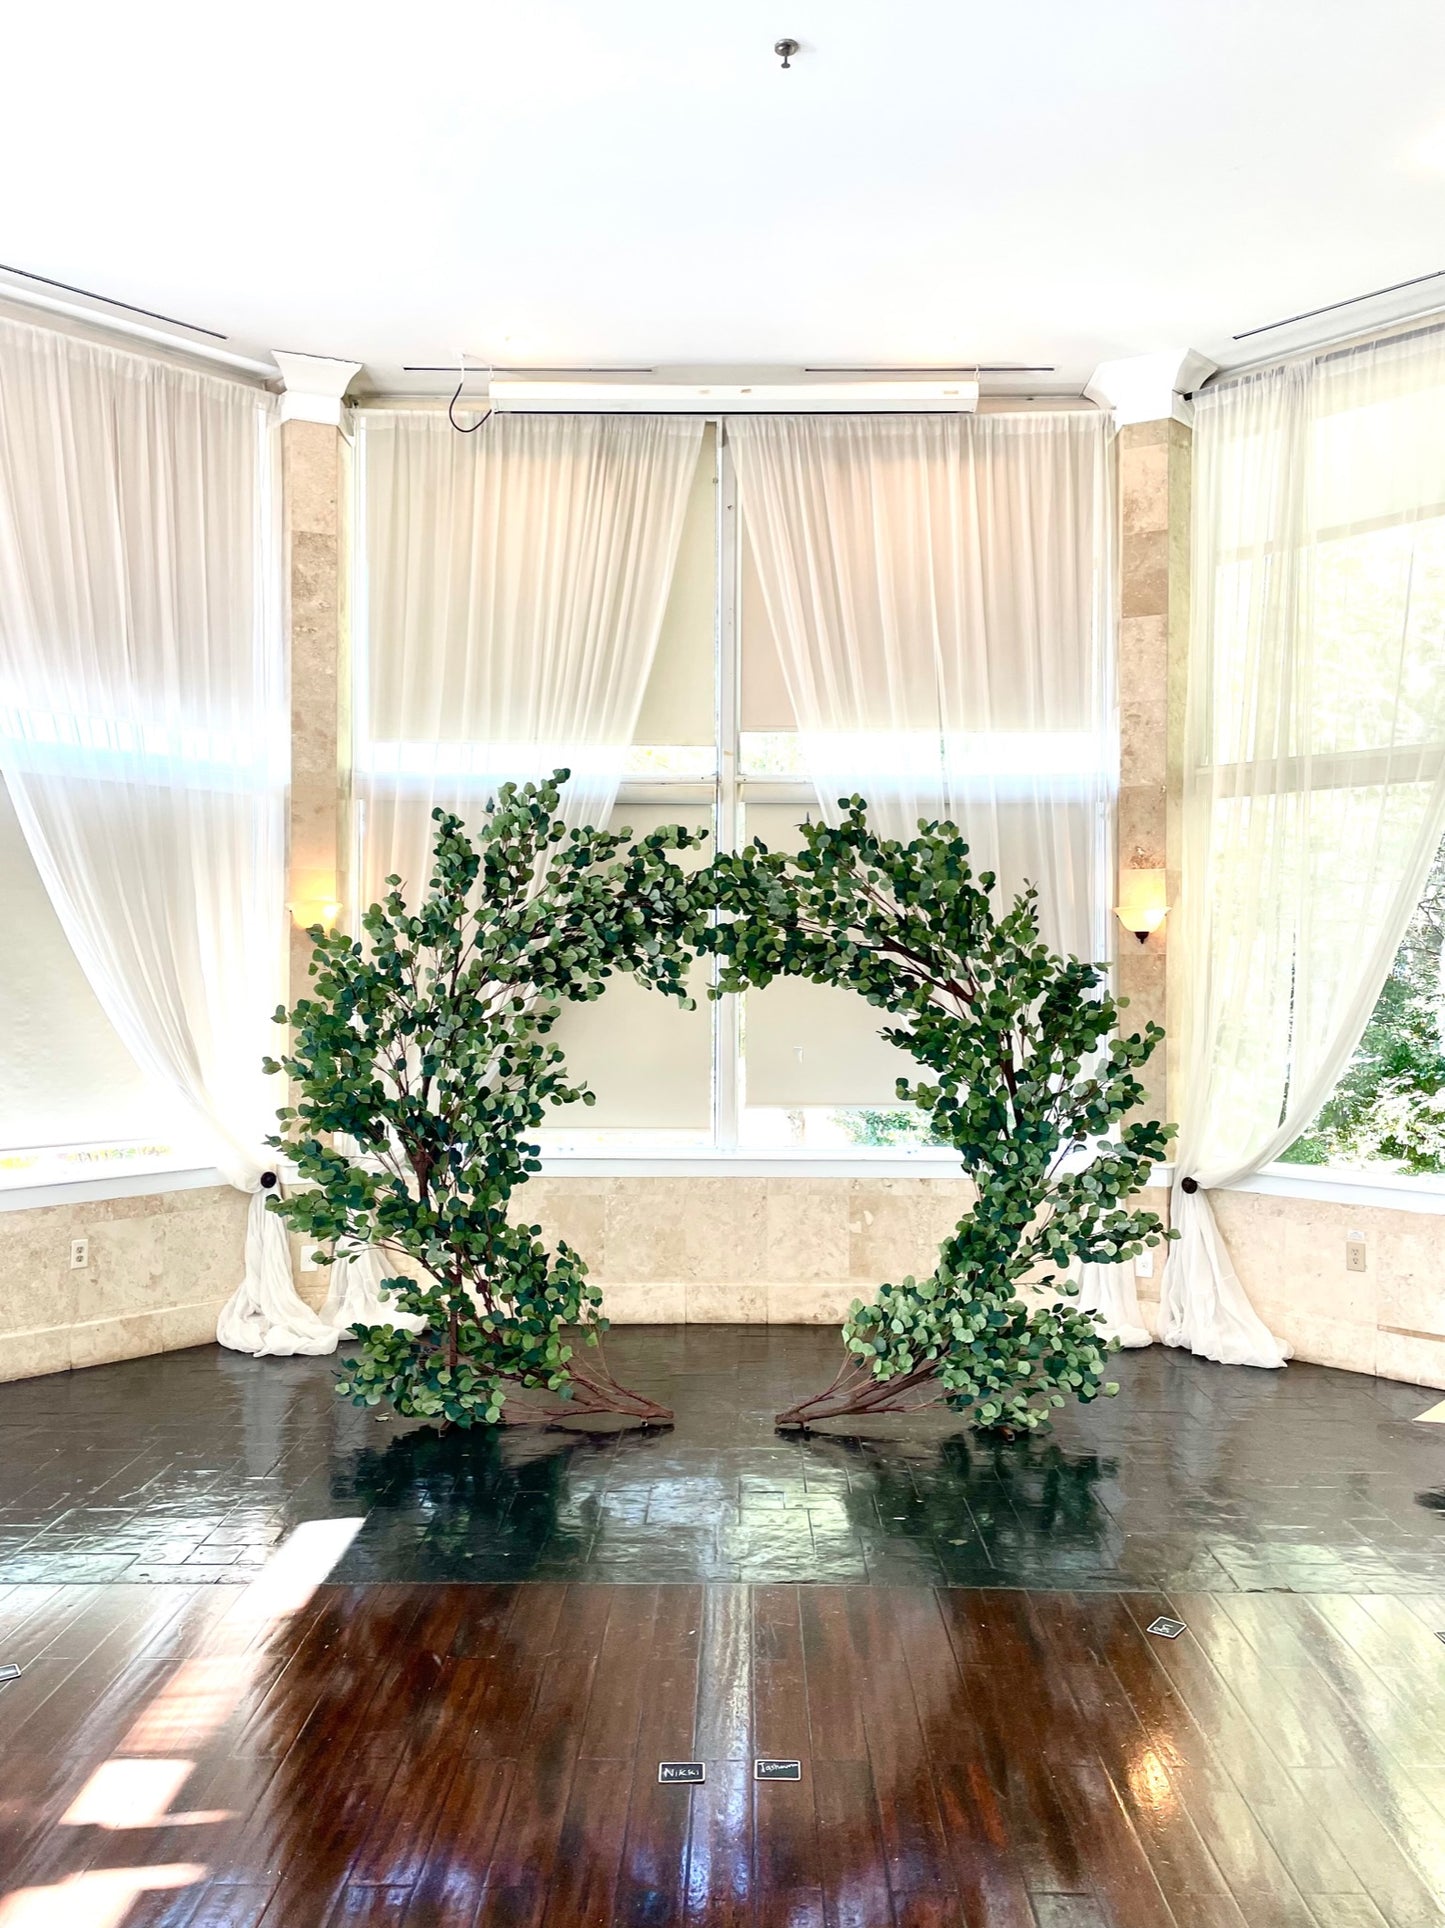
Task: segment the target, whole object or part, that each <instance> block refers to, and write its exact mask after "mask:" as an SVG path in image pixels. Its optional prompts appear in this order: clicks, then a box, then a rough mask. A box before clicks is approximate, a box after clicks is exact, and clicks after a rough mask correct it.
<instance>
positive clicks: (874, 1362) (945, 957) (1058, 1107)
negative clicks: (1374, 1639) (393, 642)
mask: <svg viewBox="0 0 1445 1928" xmlns="http://www.w3.org/2000/svg"><path fill="white" fill-rule="evenodd" d="M843 808H844V815H843V816H842V818H841V820H840V822H839V823H838V824H837V826H836V827H827V826H824V825H819V824H810V825H808V826H807V827H806V828H805V830H804V832H803V845H802V848H801V850H800V851H799V852H798V853H797V854H796V855H788V854H783V853H776V852H771V851H769V850H767V848H766V847H765V846H763V845H761V844H757V845H754V846H753V847H751V848H750V849H748V850H747V851H744V852H743V853H742V854H741V855H740V856H737V857H728V856H722V857H719V858H717V859H716V860H715V862H714V865H713V873H714V875H715V876H716V877H717V878H718V901H719V906H720V908H721V909H722V910H723V912H724V913H725V915H724V916H723V917H722V918H721V919H720V920H719V921H718V922H717V923H716V924H715V925H714V926H713V928H712V929H711V931H710V932H709V935H708V943H709V944H710V946H711V947H712V948H713V949H714V950H716V951H717V952H718V953H719V954H720V956H721V957H722V959H723V969H722V974H721V980H720V988H721V989H722V990H723V991H740V990H743V989H745V988H748V987H750V986H754V987H755V986H762V985H766V984H768V983H770V982H771V981H772V979H773V978H775V977H779V976H785V975H786V976H801V977H805V978H810V979H812V980H813V981H814V982H815V983H820V984H834V985H838V986H842V987H846V988H848V989H851V990H853V991H856V992H857V993H859V994H860V995H861V996H863V997H865V998H866V999H867V1000H868V1001H869V1002H870V1003H871V1004H874V1005H877V1006H878V1007H879V1009H880V1010H881V1011H883V1012H885V1013H886V1014H887V1017H888V1019H889V1020H890V1022H888V1023H887V1024H886V1025H885V1027H884V1029H883V1032H882V1035H883V1036H884V1038H886V1039H887V1040H888V1042H889V1043H891V1044H894V1045H897V1046H898V1047H899V1048H900V1049H902V1050H904V1051H906V1052H908V1053H909V1054H910V1055H912V1056H913V1057H915V1058H916V1059H917V1060H918V1061H919V1063H920V1065H921V1066H922V1067H923V1068H924V1072H925V1074H926V1075H925V1076H924V1078H922V1079H920V1080H918V1081H917V1082H910V1081H908V1080H906V1079H900V1081H899V1084H898V1097H899V1099H900V1101H901V1102H904V1103H910V1104H913V1105H916V1106H918V1107H919V1108H920V1109H921V1110H922V1111H923V1112H925V1113H926V1114H927V1115H928V1117H929V1119H930V1121H931V1126H932V1134H931V1135H932V1136H933V1137H934V1138H935V1139H936V1140H937V1141H940V1142H942V1143H945V1144H947V1145H950V1146H952V1147H953V1149H954V1150H955V1151H956V1152H957V1154H958V1156H959V1160H960V1162H961V1164H962V1167H963V1170H964V1171H965V1172H966V1173H967V1174H968V1175H969V1176H970V1177H971V1178H972V1179H973V1180H974V1182H975V1184H976V1186H977V1194H978V1195H977V1201H976V1203H975V1205H974V1206H973V1208H972V1210H971V1211H970V1212H969V1213H968V1214H967V1215H966V1216H965V1217H964V1218H963V1219H962V1220H961V1221H960V1223H959V1225H958V1227H957V1229H956V1231H955V1232H954V1233H953V1234H952V1235H951V1236H950V1237H949V1238H948V1239H946V1240H945V1241H944V1243H943V1245H942V1247H941V1249H940V1251H939V1256H938V1263H937V1265H936V1266H935V1268H934V1270H933V1272H932V1273H931V1274H930V1275H929V1276H928V1277H926V1278H923V1279H916V1278H913V1277H908V1278H905V1279H903V1280H902V1282H901V1283H899V1284H885V1285H883V1286H882V1287H881V1288H880V1290H879V1292H878V1295H877V1297H876V1298H875V1299H873V1300H872V1301H871V1302H870V1303H868V1304H863V1303H861V1302H859V1303H856V1304H855V1305H854V1306H853V1308H852V1310H851V1312H850V1315H849V1318H848V1322H847V1325H846V1326H845V1328H844V1343H845V1346H846V1347H847V1349H848V1352H849V1353H850V1354H851V1355H852V1363H851V1366H850V1365H846V1364H845V1368H844V1371H843V1372H842V1373H841V1374H840V1375H839V1379H838V1381H837V1382H835V1385H834V1386H833V1387H831V1388H829V1389H828V1391H827V1392H826V1393H824V1394H821V1395H819V1397H818V1398H817V1399H816V1400H812V1401H804V1402H803V1403H802V1405H800V1406H799V1407H797V1408H795V1409H794V1411H793V1412H792V1413H790V1414H787V1415H784V1418H785V1419H792V1420H798V1421H807V1420H808V1419H812V1418H821V1417H826V1416H830V1415H831V1414H833V1413H834V1412H836V1411H849V1412H858V1411H870V1410H871V1411H887V1410H895V1411H896V1410H899V1409H901V1408H902V1407H904V1406H905V1405H906V1404H907V1402H908V1400H909V1399H910V1398H914V1399H916V1398H917V1396H918V1395H919V1394H920V1393H921V1394H922V1395H923V1401H924V1402H925V1403H926V1400H927V1399H929V1398H932V1397H934V1396H935V1395H936V1393H937V1392H938V1390H939V1389H940V1388H941V1390H942V1392H943V1394H944V1396H945V1398H946V1399H947V1402H948V1404H949V1405H951V1406H953V1407H954V1408H956V1409H958V1410H968V1411H970V1412H971V1413H972V1415H973V1417H974V1418H975V1419H976V1420H978V1421H979V1422H981V1423H982V1424H984V1425H989V1426H1000V1427H1009V1428H1024V1429H1029V1428H1033V1427H1036V1426H1038V1425H1039V1424H1040V1423H1042V1421H1043V1420H1044V1419H1045V1418H1046V1416H1047V1413H1048V1411H1049V1410H1050V1409H1051V1408H1053V1407H1057V1406H1061V1405H1062V1404H1063V1403H1064V1400H1065V1398H1066V1396H1068V1395H1070V1394H1072V1395H1073V1396H1074V1397H1076V1398H1079V1399H1083V1400H1089V1399H1093V1398H1095V1397H1097V1395H1098V1394H1099V1393H1100V1392H1102V1391H1105V1390H1113V1388H1112V1387H1106V1384H1105V1379H1104V1362H1105V1356H1106V1352H1107V1349H1108V1348H1107V1345H1106V1343H1105V1341H1104V1339H1103V1338H1102V1336H1101V1334H1100V1331H1099V1328H1098V1325H1097V1323H1096V1322H1095V1320H1094V1319H1093V1317H1092V1316H1091V1315H1089V1314H1087V1313H1083V1312H1080V1311H1079V1310H1078V1308H1077V1307H1074V1306H1071V1305H1069V1304H1068V1303H1067V1299H1068V1298H1069V1297H1070V1296H1071V1295H1076V1293H1077V1287H1076V1286H1075V1285H1073V1283H1072V1282H1071V1280H1070V1278H1069V1275H1068V1269H1067V1268H1068V1267H1069V1265H1070V1262H1071V1261H1072V1260H1075V1259H1079V1260H1084V1261H1096V1262H1099V1263H1102V1264H1114V1263H1117V1262H1119V1261H1121V1260H1125V1259H1129V1258H1132V1257H1134V1256H1135V1255H1136V1254H1137V1253H1139V1252H1140V1251H1142V1250H1143V1249H1144V1248H1145V1247H1146V1246H1152V1245H1158V1244H1160V1243H1161V1242H1162V1241H1163V1239H1164V1238H1165V1237H1166V1236H1167V1235H1166V1233H1165V1230H1164V1227H1163V1225H1162V1223H1161V1222H1160V1220H1159V1219H1158V1217H1157V1216H1156V1215H1155V1214H1154V1213H1152V1212H1147V1211H1131V1210H1129V1209H1127V1207H1126V1206H1125V1204H1124V1203H1123V1201H1125V1200H1127V1199H1128V1198H1129V1197H1130V1196H1131V1195H1132V1194H1134V1193H1135V1192H1137V1191H1138V1190H1139V1189H1140V1188H1141V1187H1142V1186H1143V1185H1144V1184H1145V1183H1146V1182H1147V1179H1148V1175H1149V1170H1150V1167H1151V1166H1152V1164H1153V1163H1154V1161H1155V1160H1156V1159H1158V1158H1160V1157H1162V1156H1163V1155H1164V1152H1165V1150H1166V1147H1167V1144H1168V1141H1169V1138H1170V1136H1171V1133H1172V1128H1171V1127H1165V1126H1163V1125H1160V1124H1157V1123H1154V1122H1152V1121H1145V1120H1141V1119H1138V1118H1135V1117H1132V1116H1131V1114H1132V1113H1133V1112H1134V1111H1135V1109H1136V1107H1137V1106H1138V1105H1139V1104H1140V1102H1141V1100H1142V1099H1143V1097H1144V1089H1143V1086H1142V1085H1141V1084H1140V1082H1139V1078H1138V1075H1137V1074H1138V1071H1139V1068H1140V1067H1141V1066H1142V1065H1143V1064H1144V1063H1145V1062H1146V1061H1147V1059H1148V1058H1149V1056H1150V1055H1151V1053H1152V1052H1153V1051H1154V1050H1155V1048H1156V1047H1157V1045H1158V1044H1159V1042H1160V1040H1161V1039H1162V1037H1163V1032H1162V1031H1161V1030H1160V1029H1159V1027H1158V1026H1157V1025H1153V1024H1150V1025H1147V1026H1146V1027H1145V1030H1144V1032H1143V1033H1142V1035H1135V1036H1132V1037H1122V1036H1119V1035H1118V1033H1117V1017H1118V1007H1117V1006H1116V1004H1115V1002H1114V1000H1113V999H1112V998H1111V997H1110V996H1109V995H1108V991H1107V986H1106V982H1105V978H1104V975H1103V973H1102V971H1101V970H1099V969H1098V968H1097V967H1095V966H1094V965H1092V964H1083V963H1080V962H1079V961H1078V960H1077V959H1075V958H1067V959H1066V958H1060V957H1058V956H1056V955H1055V954H1054V953H1053V952H1052V951H1050V950H1049V948H1048V946H1047V945H1046V944H1044V943H1043V942H1042V940H1041V938H1040V936H1039V928H1038V919H1037V914H1036V907H1035V899H1034V894H1033V892H1032V891H1028V892H1025V893H1024V894H1023V895H1021V896H1020V897H1018V898H1017V899H1016V900H1015V902H1014V903H1013V905H1012V907H1011V908H1010V909H1009V910H1008V911H1006V912H1005V913H1004V914H1003V915H1002V916H996V915H995V913H994V910H993V907H992V904H991V902H990V892H991V891H992V889H993V887H994V883H995V879H994V877H993V876H992V875H991V874H990V873H988V872H984V873H982V874H981V875H979V876H977V877H976V876H975V875H974V873H973V871H972V868H971V866H970V864H969V860H968V846H967V845H966V844H965V843H964V841H963V839H962V838H961V837H960V836H959V834H958V832H957V830H956V829H955V828H954V826H953V825H951V824H940V823H930V824H920V826H919V830H918V834H917V836H915V837H914V838H913V839H911V840H910V841H909V842H907V843H902V842H898V841H893V840H887V839H883V838H880V837H878V836H877V835H876V834H875V833H874V832H873V831H872V830H871V829H870V828H869V825H868V820H867V810H866V805H865V803H864V800H863V799H862V798H861V797H853V798H851V799H849V800H845V801H844V803H843Z"/></svg>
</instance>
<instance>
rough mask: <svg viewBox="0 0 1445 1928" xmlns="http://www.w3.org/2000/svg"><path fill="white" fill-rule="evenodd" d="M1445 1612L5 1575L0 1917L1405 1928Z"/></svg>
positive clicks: (1431, 1880) (1430, 1872)
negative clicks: (695, 1763) (662, 1776)
mask: <svg viewBox="0 0 1445 1928" xmlns="http://www.w3.org/2000/svg"><path fill="white" fill-rule="evenodd" d="M1160 1611H1169V1612H1171V1613H1176V1614H1177V1615H1178V1617H1179V1618H1181V1619H1183V1620H1185V1621H1186V1622H1187V1623H1188V1628H1189V1631H1188V1632H1187V1633H1186V1634H1185V1635H1184V1636H1183V1637H1182V1638H1180V1639H1179V1640H1177V1641H1174V1642H1168V1641H1163V1640H1160V1639H1159V1638H1157V1637H1151V1636H1150V1635H1148V1634H1147V1633H1146V1632H1145V1628H1146V1626H1147V1624H1148V1622H1149V1620H1150V1619H1151V1618H1152V1617H1153V1616H1154V1615H1155V1614H1156V1613H1158V1612H1160ZM1437 1626H1445V1602H1442V1601H1440V1600H1433V1599H1429V1598H1421V1597H1413V1598H1408V1599H1407V1598H1399V1597H1385V1596H1376V1597H1353V1596H1330V1595H1312V1596H1310V1597H1308V1598H1303V1597H1291V1596H1288V1595H1281V1594H1256V1595H1225V1596H1211V1595H1202V1594H1201V1595H1197V1596H1187V1595H1174V1596H1172V1597H1169V1598H1165V1597H1164V1596H1161V1595H1146V1594H1129V1595H1121V1594H1105V1593H1088V1594H1068V1593H1059V1592H1053V1593H1046V1594H1030V1593H1025V1592H987V1591H955V1590H940V1591H934V1590H931V1589H924V1588H919V1589H910V1588H891V1589H890V1588H866V1587H860V1588H845V1587H832V1586H801V1587H795V1586H790V1585H779V1586H759V1587H752V1588H747V1587H741V1586H725V1585H720V1586H711V1587H700V1586H687V1585H661V1586H596V1585H583V1584H576V1585H564V1584H558V1585H547V1584H539V1585H524V1586H513V1585H505V1584H500V1583H499V1584H495V1585H475V1586H465V1585H441V1586H427V1585H418V1584H393V1585H374V1586H359V1587H350V1586H334V1585H330V1586H322V1587H320V1588H319V1589H317V1590H316V1591H315V1592H314V1593H313V1594H312V1595H311V1596H310V1597H309V1599H306V1600H304V1601H303V1602H301V1603H299V1604H298V1603H296V1602H295V1601H291V1602H289V1603H288V1602H287V1601H286V1600H285V1599H284V1598H282V1599H277V1598H273V1597H271V1596H269V1595H268V1594H267V1592H266V1589H265V1587H264V1585H263V1584H261V1583H258V1585H257V1586H254V1587H252V1588H249V1589H244V1590H237V1591H219V1590H213V1589H206V1590H203V1591H201V1592H199V1593H198V1592H195V1591H192V1590H190V1589H181V1588H167V1587H144V1586H123V1585H115V1586H107V1587H96V1588H89V1587H79V1586H57V1587H51V1588H46V1587H27V1586H17V1587H13V1588H10V1589H8V1590H6V1591H4V1592H3V1593H0V1661H6V1660H12V1661H15V1662H16V1663H18V1664H19V1665H21V1666H22V1667H23V1670H24V1671H23V1673H22V1675H21V1677H20V1679H19V1680H16V1681H12V1682H10V1683H9V1684H7V1685H5V1686H3V1687H0V1892H3V1899H0V1928H41V1925H42V1924H43V1925H44V1928H119V1925H120V1924H122V1923H124V1924H127V1928H138V1924H142V1923H144V1924H148V1925H149V1928H161V1924H164V1928H260V1924H265V1928H330V1925H331V1924H338V1925H339V1924H350V1925H351V1928H362V1924H366V1928H373V1925H375V1924H382V1923H386V1924H404V1925H405V1928H420V1925H422V1924H425V1925H426V1928H438V1925H439V1924H447V1925H448V1928H451V1925H452V1924H455V1925H456V1928H473V1924H477V1925H478V1928H480V1925H481V1924H487V1925H488V1928H491V1925H492V1924H503V1923H506V1924H509V1928H512V1925H515V1924H526V1923H548V1924H556V1928H564V1925H566V1928H572V1925H573V1924H580V1923H596V1924H599V1928H609V1925H610V1924H613V1923H623V1924H633V1923H636V1924H641V1925H645V1928H652V1925H654V1924H658V1925H660V1924H667V1923H703V1922H705V1923H718V1924H723V1923H726V1924H744V1923H747V1924H758V1928H763V1925H764V1924H787V1925H788V1928H880V1925H881V1924H888V1923H897V1924H900V1928H902V1925H904V1924H906V1925H907V1928H942V1925H944V1924H955V1925H956V1928H965V1925H966V1928H985V1925H987V1928H1105V1925H1106V1924H1118V1928H1156V1925H1157V1928H1171V1924H1172V1925H1173V1928H1244V1924H1248V1925H1249V1928H1276V1925H1277V1928H1380V1924H1382V1923H1384V1924H1390V1928H1434V1924H1438V1923H1440V1922H1442V1921H1445V1646H1442V1644H1441V1642H1440V1641H1439V1640H1438V1639H1437V1638H1436V1636H1435V1628H1436V1627H1437ZM757 1753H771V1754H778V1755H782V1756H785V1757H797V1758H799V1759H800V1760H801V1761H802V1763H803V1778H802V1780H801V1782H800V1783H798V1784H796V1785H788V1784H762V1785H759V1784H755V1782H754V1780H753V1778H752V1761H753V1758H754V1755H755V1754H757ZM663 1758H667V1759H676V1758H697V1759H701V1760H704V1761H705V1762H706V1763H707V1781H706V1784H705V1786H703V1787H701V1788H697V1789H691V1790H690V1789H686V1788H680V1787H660V1786H659V1785H658V1783H657V1763H658V1761H659V1760H660V1759H663Z"/></svg>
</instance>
